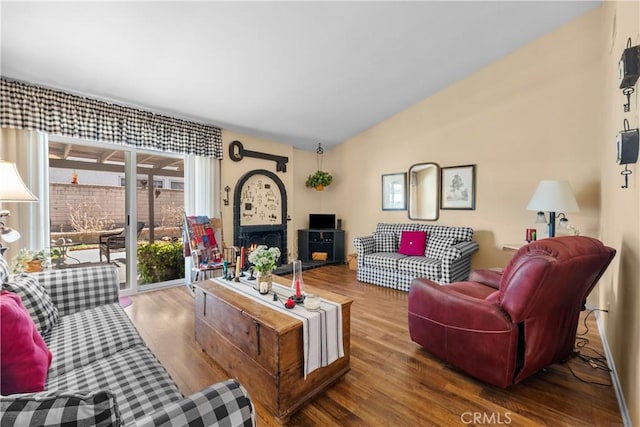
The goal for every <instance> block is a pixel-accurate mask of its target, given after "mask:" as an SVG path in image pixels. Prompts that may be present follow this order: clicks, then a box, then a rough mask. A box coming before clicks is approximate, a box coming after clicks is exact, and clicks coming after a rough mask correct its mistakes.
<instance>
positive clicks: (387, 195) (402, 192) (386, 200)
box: [382, 172, 407, 211]
mask: <svg viewBox="0 0 640 427" xmlns="http://www.w3.org/2000/svg"><path fill="white" fill-rule="evenodd" d="M382 210H383V211H404V210H407V174H406V173H405V172H402V173H390V174H385V175H382Z"/></svg>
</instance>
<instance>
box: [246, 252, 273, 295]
mask: <svg viewBox="0 0 640 427" xmlns="http://www.w3.org/2000/svg"><path fill="white" fill-rule="evenodd" d="M278 259H280V249H278V248H275V247H271V248H267V246H265V245H259V246H258V247H257V248H255V249H254V250H253V251H251V253H250V254H249V262H250V263H251V264H253V270H254V271H255V272H256V287H257V289H258V292H260V293H261V294H268V293H269V292H270V291H271V283H272V277H271V273H272V272H273V270H275V268H276V261H278Z"/></svg>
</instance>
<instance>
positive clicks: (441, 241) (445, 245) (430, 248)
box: [425, 236, 456, 259]
mask: <svg viewBox="0 0 640 427" xmlns="http://www.w3.org/2000/svg"><path fill="white" fill-rule="evenodd" d="M455 242H456V240H455V239H454V238H453V237H440V236H429V240H428V241H427V250H426V252H425V256H426V257H427V258H433V259H442V258H443V257H444V253H445V252H446V251H447V249H449V248H450V247H451V246H453V245H454V244H455Z"/></svg>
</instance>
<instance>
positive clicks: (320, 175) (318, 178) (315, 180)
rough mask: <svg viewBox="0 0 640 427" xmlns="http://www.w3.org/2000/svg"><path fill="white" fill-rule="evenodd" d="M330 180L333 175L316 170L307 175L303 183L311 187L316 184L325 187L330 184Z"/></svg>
mask: <svg viewBox="0 0 640 427" xmlns="http://www.w3.org/2000/svg"><path fill="white" fill-rule="evenodd" d="M332 180H333V177H332V176H331V175H329V173H328V172H323V171H321V170H318V171H316V173H314V174H313V175H309V178H307V182H306V183H305V185H306V186H307V187H313V188H315V187H318V186H323V187H326V186H327V185H331V181H332Z"/></svg>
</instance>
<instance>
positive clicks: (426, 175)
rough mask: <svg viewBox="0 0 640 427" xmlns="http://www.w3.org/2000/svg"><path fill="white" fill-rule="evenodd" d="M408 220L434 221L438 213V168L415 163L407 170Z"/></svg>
mask: <svg viewBox="0 0 640 427" xmlns="http://www.w3.org/2000/svg"><path fill="white" fill-rule="evenodd" d="M408 178H409V192H408V193H409V206H408V209H407V214H408V215H409V219H416V220H422V221H435V220H437V219H438V215H439V213H440V211H439V209H438V206H439V197H438V195H439V194H440V191H439V189H440V166H438V164H437V163H417V164H415V165H413V166H411V167H410V168H409V174H408Z"/></svg>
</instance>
